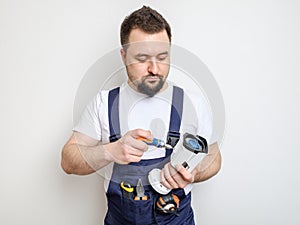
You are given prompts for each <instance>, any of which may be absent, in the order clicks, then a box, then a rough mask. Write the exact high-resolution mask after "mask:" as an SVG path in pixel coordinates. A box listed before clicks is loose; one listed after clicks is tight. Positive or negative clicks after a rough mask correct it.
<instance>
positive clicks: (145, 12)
mask: <svg viewBox="0 0 300 225" xmlns="http://www.w3.org/2000/svg"><path fill="white" fill-rule="evenodd" d="M136 28H139V29H141V30H142V31H144V32H146V33H149V34H154V33H158V32H161V31H163V30H166V32H167V34H168V37H169V40H170V42H171V37H172V35H171V28H170V25H169V24H168V22H167V21H166V20H165V19H164V18H163V17H162V15H161V14H159V13H158V12H157V11H155V10H154V9H151V8H150V7H148V6H143V7H142V8H140V9H138V10H136V11H134V12H132V13H131V14H130V15H129V16H127V17H126V18H125V19H124V21H123V23H122V25H121V32H120V35H121V44H122V46H124V45H126V44H128V39H129V34H130V32H131V30H132V29H136Z"/></svg>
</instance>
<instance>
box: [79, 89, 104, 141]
mask: <svg viewBox="0 0 300 225" xmlns="http://www.w3.org/2000/svg"><path fill="white" fill-rule="evenodd" d="M99 110H100V95H99V94H98V95H96V96H95V97H94V98H93V99H92V100H91V101H90V102H89V103H88V105H87V106H86V108H85V110H84V112H83V114H82V115H81V117H80V119H79V121H78V123H77V124H76V125H75V126H74V128H73V131H77V132H80V133H83V134H85V135H87V136H89V137H91V138H94V139H96V140H101V136H102V135H101V123H100V118H99Z"/></svg>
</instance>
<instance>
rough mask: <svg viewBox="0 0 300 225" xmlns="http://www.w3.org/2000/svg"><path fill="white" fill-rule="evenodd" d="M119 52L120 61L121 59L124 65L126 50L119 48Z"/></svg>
mask: <svg viewBox="0 0 300 225" xmlns="http://www.w3.org/2000/svg"><path fill="white" fill-rule="evenodd" d="M120 53H121V57H122V61H123V63H124V65H125V66H126V52H125V50H124V49H123V48H121V49H120Z"/></svg>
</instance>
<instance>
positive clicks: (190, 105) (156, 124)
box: [74, 83, 212, 192]
mask: <svg viewBox="0 0 300 225" xmlns="http://www.w3.org/2000/svg"><path fill="white" fill-rule="evenodd" d="M108 92H109V91H107V90H102V91H100V92H99V93H98V94H97V95H96V96H95V97H94V98H93V99H92V101H91V102H90V103H89V104H88V105H87V107H86V109H85V111H84V113H83V114H82V116H81V118H80V120H79V122H78V123H77V124H76V126H75V127H74V131H77V132H80V133H83V134H85V135H87V136H89V137H91V138H94V139H96V140H99V141H101V143H102V144H106V143H108V142H109V136H110V133H109V122H108ZM172 93H173V84H171V83H168V87H167V89H165V90H164V91H162V92H159V93H158V94H156V95H155V96H153V97H148V96H147V95H145V94H142V93H139V92H136V91H135V90H133V89H132V88H131V87H130V86H129V85H128V84H127V83H124V84H122V85H121V87H120V95H119V118H120V129H121V135H124V134H125V133H126V132H127V131H129V130H133V129H136V128H141V129H145V130H151V132H152V134H153V136H154V137H156V138H159V139H162V140H166V138H167V133H168V130H169V122H170V113H171V105H172ZM185 132H188V133H192V134H198V135H200V136H201V137H204V138H205V139H206V140H207V142H208V143H210V139H211V135H212V113H211V110H210V106H209V104H208V102H207V101H206V98H205V97H204V95H203V94H202V93H201V92H200V93H192V92H189V91H188V90H184V104H183V113H182V121H181V127H180V133H181V135H183V134H184V133H185ZM164 156H165V149H164V148H156V147H153V146H149V147H148V151H146V152H145V153H144V155H143V156H142V159H153V158H160V157H164ZM108 168H112V166H111V165H110V166H109V167H108ZM109 171H110V169H109ZM106 172H107V171H106ZM110 175H111V174H110ZM106 178H109V175H108V176H107V175H106ZM105 186H106V185H105ZM190 189H191V187H187V188H186V192H187V191H189V190H190Z"/></svg>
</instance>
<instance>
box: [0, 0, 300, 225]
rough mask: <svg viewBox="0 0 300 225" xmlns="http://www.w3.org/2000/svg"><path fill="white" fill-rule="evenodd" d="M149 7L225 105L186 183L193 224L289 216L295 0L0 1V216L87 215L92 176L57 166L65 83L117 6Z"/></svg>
mask: <svg viewBox="0 0 300 225" xmlns="http://www.w3.org/2000/svg"><path fill="white" fill-rule="evenodd" d="M143 4H145V5H150V6H152V7H153V8H155V9H157V10H158V11H159V12H161V13H162V14H163V15H164V16H165V17H166V18H167V20H168V21H169V22H170V24H171V26H172V28H173V37H174V38H173V42H174V43H175V44H177V45H180V46H182V47H184V48H186V49H188V50H190V51H192V52H193V53H195V54H196V55H197V56H198V57H199V58H200V59H201V60H202V61H203V62H204V63H205V64H206V65H207V66H208V68H209V69H210V71H211V72H212V74H213V75H214V77H215V79H216V80H217V82H218V84H219V87H220V89H221V91H222V94H223V98H224V102H225V107H226V133H225V137H224V140H223V142H222V145H221V151H222V156H223V166H222V169H221V171H220V173H219V174H218V175H217V176H216V177H214V178H212V179H211V180H209V181H207V182H204V183H199V184H197V185H196V186H195V189H194V190H193V206H194V210H195V214H196V220H197V224H202V225H269V224H272V225H282V224H284V225H298V224H299V223H300V215H299V213H298V211H299V208H300V203H299V202H300V199H299V197H300V194H299V193H300V192H299V190H300V182H299V181H300V180H299V175H298V172H299V169H300V164H299V163H298V161H299V158H298V157H299V156H300V154H299V149H300V148H299V147H300V145H299V142H298V135H299V130H300V126H299V124H300V123H299V119H298V116H299V113H300V106H299V100H298V98H299V96H300V90H299V88H298V86H299V80H300V79H299V72H300V69H299V58H300V48H299V45H300V44H299V40H300V31H299V27H300V18H299V17H300V16H299V15H300V14H299V8H300V4H299V1H296V0H295V1H292V0H288V1H279V0H277V1H271V0H268V1H266V0H262V1H252V0H244V1H237V0H236V1H234V0H227V1H221V0H211V1H202V0H201V1H199V0H198V1H171V0H165V1H162V0H152V1H150V0H149V1H116V0H111V1H99V0H88V1H83V0H81V1H79V0H68V1H61V0H51V1H39V0H28V1H21V0H19V1H17V0H1V1H0V26H1V29H0V103H1V111H0V115H1V116H0V125H1V129H0V134H1V135H0V137H1V143H2V144H1V146H0V149H1V153H2V154H1V158H0V179H1V180H0V182H1V185H0V224H6V225H21V224H31V225H40V224H43V225H54V224H55V225H96V224H102V223H103V222H102V221H103V216H104V214H105V207H106V206H105V204H106V202H105V195H104V193H103V187H102V178H101V177H100V176H98V175H96V174H93V175H89V176H82V177H80V176H73V175H71V176H69V175H66V174H64V172H63V171H62V169H61V167H60V154H61V149H62V147H63V145H64V144H65V142H66V141H67V140H68V138H69V136H70V135H71V132H72V131H71V130H72V127H73V121H72V117H73V104H74V99H75V95H76V91H77V89H78V86H79V84H80V82H81V79H82V78H83V77H84V74H85V73H86V71H87V70H88V69H89V68H90V67H91V65H93V63H94V62H95V61H96V60H97V59H99V58H100V57H101V56H103V55H104V54H105V53H107V52H109V51H111V50H112V49H114V48H116V47H118V46H119V33H118V32H119V26H120V23H121V21H122V20H123V18H124V16H126V15H128V14H129V13H130V12H131V11H133V10H134V9H137V8H139V7H140V6H141V5H143Z"/></svg>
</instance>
